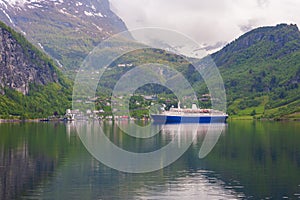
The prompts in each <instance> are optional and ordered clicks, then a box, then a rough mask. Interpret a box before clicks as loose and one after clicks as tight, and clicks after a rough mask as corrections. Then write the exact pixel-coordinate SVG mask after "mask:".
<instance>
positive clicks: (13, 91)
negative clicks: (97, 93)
mask: <svg viewBox="0 0 300 200" xmlns="http://www.w3.org/2000/svg"><path fill="white" fill-rule="evenodd" d="M70 100H71V85H70V83H69V81H68V80H67V79H66V78H64V77H63V75H62V73H61V71H60V70H59V69H58V67H57V66H56V65H55V64H54V62H53V61H52V60H51V59H50V58H49V57H48V56H47V55H45V54H44V53H42V52H41V51H40V50H38V49H37V48H36V47H35V46H34V45H32V44H31V43H29V42H28V41H27V40H26V39H25V38H24V36H22V35H21V34H20V33H17V32H15V31H14V30H13V29H11V28H9V27H8V26H6V25H5V24H3V23H2V22H1V23H0V118H19V119H20V118H37V117H47V116H49V115H52V114H53V113H57V114H63V113H64V112H65V109H66V108H68V107H70Z"/></svg>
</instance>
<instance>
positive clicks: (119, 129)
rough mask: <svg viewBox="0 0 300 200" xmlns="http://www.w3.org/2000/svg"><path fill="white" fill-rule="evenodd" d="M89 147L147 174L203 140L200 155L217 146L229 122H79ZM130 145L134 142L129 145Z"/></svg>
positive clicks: (105, 159) (113, 163)
mask: <svg viewBox="0 0 300 200" xmlns="http://www.w3.org/2000/svg"><path fill="white" fill-rule="evenodd" d="M75 126H76V129H77V132H78V135H79V137H80V139H81V141H82V143H83V144H84V146H85V147H86V149H87V150H88V151H89V152H90V153H91V155H93V156H94V157H95V158H96V159H97V160H99V161H101V162H102V163H104V164H106V165H107V166H109V167H111V168H114V169H117V170H119V171H123V172H130V173H144V172H151V171H156V170H160V169H162V168H164V167H166V166H168V165H170V164H172V163H173V162H175V161H176V160H177V159H179V158H180V156H182V155H183V154H184V153H185V152H186V151H187V150H188V148H189V147H190V146H191V144H195V143H198V142H202V145H201V148H200V150H199V155H198V157H199V158H204V157H205V156H207V155H208V154H209V153H210V151H211V150H212V149H213V147H214V145H215V144H216V143H217V141H218V139H219V137H220V135H221V134H222V132H223V131H224V129H225V127H226V124H224V123H219V124H218V123H213V124H198V123H192V124H162V125H158V124H156V125H155V124H151V125H148V126H145V127H142V126H138V125H137V124H135V123H134V122H116V123H112V124H111V125H109V127H111V126H113V127H114V128H113V129H112V131H111V129H108V128H107V124H106V123H99V122H80V121H78V122H75ZM127 144H130V145H127Z"/></svg>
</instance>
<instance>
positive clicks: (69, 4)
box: [0, 0, 126, 73]
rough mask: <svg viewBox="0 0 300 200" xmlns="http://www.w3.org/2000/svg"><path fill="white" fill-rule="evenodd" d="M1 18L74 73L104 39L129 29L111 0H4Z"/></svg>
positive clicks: (67, 70) (1, 6)
mask: <svg viewBox="0 0 300 200" xmlns="http://www.w3.org/2000/svg"><path fill="white" fill-rule="evenodd" d="M0 20H2V21H4V22H5V23H6V24H7V25H9V26H11V27H13V28H14V29H16V30H18V31H19V32H22V33H23V34H24V35H25V37H26V38H27V39H29V40H30V41H31V42H33V43H34V44H35V45H36V46H39V47H40V48H41V49H42V50H44V51H46V52H47V53H48V54H50V55H51V56H52V57H53V58H55V59H56V60H57V61H59V63H61V64H62V66H63V69H64V70H65V71H66V72H68V73H69V72H70V71H72V72H70V73H74V72H75V70H76V69H78V67H79V66H80V63H81V61H82V60H83V59H84V57H85V56H86V55H87V54H88V53H89V51H91V50H92V49H93V48H94V47H95V46H96V45H97V44H98V43H99V42H100V41H102V40H104V39H105V38H107V37H109V36H111V35H113V34H115V33H118V32H121V31H125V30H126V26H125V24H124V22H123V21H122V20H121V19H120V18H119V17H118V16H117V15H115V14H114V13H113V12H112V11H111V10H110V5H109V2H108V0H94V1H87V0H26V1H25V0H22V1H21V0H1V1H0Z"/></svg>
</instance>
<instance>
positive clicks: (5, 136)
mask: <svg viewBox="0 0 300 200" xmlns="http://www.w3.org/2000/svg"><path fill="white" fill-rule="evenodd" d="M103 127H104V129H105V130H106V132H107V133H108V134H107V136H108V137H109V138H110V140H111V141H112V142H114V143H115V144H117V145H119V146H121V147H122V148H124V149H127V150H130V151H135V152H143V151H145V149H146V150H147V151H151V150H155V149H158V148H159V147H161V146H163V145H165V144H167V143H168V142H170V141H171V140H172V137H173V135H174V129H175V130H176V125H170V126H168V127H166V128H165V130H164V131H163V132H162V133H161V134H158V135H157V136H155V137H152V138H150V139H147V140H141V139H140V140H138V139H133V138H132V137H130V136H128V135H125V134H123V133H122V132H121V131H120V130H119V129H118V128H117V127H116V125H115V124H112V123H107V124H103ZM223 128H224V131H223V133H222V135H221V136H220V138H219V140H218V142H217V144H216V146H215V147H214V149H213V150H212V151H211V152H210V154H209V155H208V156H207V157H205V158H204V159H199V157H198V153H199V149H200V147H201V144H202V141H203V138H204V137H203V136H204V135H205V133H206V131H207V128H206V127H205V126H204V127H199V129H198V135H197V139H196V140H195V141H194V142H193V144H192V145H191V146H190V148H189V149H188V151H186V153H185V154H184V155H183V156H181V157H180V159H178V160H177V161H176V162H175V163H173V164H172V165H170V166H168V167H166V168H164V169H162V170H159V171H156V172H151V173H145V174H129V173H122V172H118V171H116V170H113V169H110V168H108V167H106V166H105V165H103V164H101V163H99V162H98V161H97V160H96V159H94V158H93V157H92V156H91V155H90V153H89V152H88V151H87V150H86V149H85V147H84V145H83V143H82V142H81V140H80V138H79V136H78V134H77V133H76V129H75V127H74V125H72V124H64V123H57V124H55V123H23V124H0V199H3V200H4V199H153V200H154V199H188V200H191V199H299V198H300V131H299V130H300V123H299V122H251V121H237V122H230V123H228V124H227V125H226V126H225V127H223ZM180 134H181V141H182V142H184V141H185V139H186V138H188V137H190V136H189V135H187V134H188V133H187V132H186V131H183V132H182V133H180Z"/></svg>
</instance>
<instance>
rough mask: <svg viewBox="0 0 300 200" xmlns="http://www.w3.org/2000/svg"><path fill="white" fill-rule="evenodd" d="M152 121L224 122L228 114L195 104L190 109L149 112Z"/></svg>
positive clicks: (166, 122)
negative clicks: (201, 107) (198, 106)
mask: <svg viewBox="0 0 300 200" xmlns="http://www.w3.org/2000/svg"><path fill="white" fill-rule="evenodd" d="M151 118H152V119H153V120H154V123H163V124H171V123H173V124H176V123H225V122H226V119H227V118H228V115H227V114H226V113H223V112H221V111H218V110H213V109H200V108H197V106H196V104H193V105H192V108H191V109H187V108H184V109H182V108H180V106H178V108H171V109H170V110H169V111H165V110H163V111H162V112H161V113H159V114H151Z"/></svg>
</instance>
